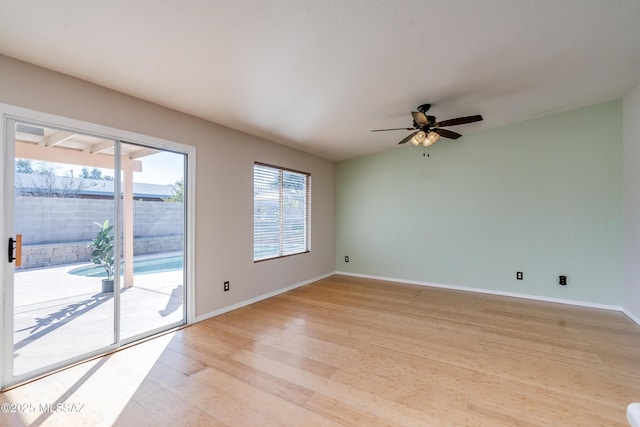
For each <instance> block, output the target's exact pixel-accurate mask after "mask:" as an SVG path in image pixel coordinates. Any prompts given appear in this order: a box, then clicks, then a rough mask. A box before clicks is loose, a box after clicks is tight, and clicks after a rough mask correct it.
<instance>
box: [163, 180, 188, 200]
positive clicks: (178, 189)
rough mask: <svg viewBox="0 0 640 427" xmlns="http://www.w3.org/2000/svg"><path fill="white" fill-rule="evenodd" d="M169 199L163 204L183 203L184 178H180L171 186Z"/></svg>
mask: <svg viewBox="0 0 640 427" xmlns="http://www.w3.org/2000/svg"><path fill="white" fill-rule="evenodd" d="M171 193H172V195H171V197H167V198H166V199H164V201H165V202H180V203H182V202H184V178H180V179H179V180H177V181H176V182H175V183H174V184H173V185H172V186H171Z"/></svg>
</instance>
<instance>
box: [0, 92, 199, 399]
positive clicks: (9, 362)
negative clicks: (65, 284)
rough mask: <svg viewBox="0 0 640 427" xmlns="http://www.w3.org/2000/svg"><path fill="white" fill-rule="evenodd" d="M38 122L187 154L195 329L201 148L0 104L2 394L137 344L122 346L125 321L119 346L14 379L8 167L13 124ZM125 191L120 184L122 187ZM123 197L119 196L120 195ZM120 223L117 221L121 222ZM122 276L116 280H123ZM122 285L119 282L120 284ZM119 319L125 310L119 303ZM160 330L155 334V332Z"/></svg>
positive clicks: (190, 302) (189, 319) (188, 258)
mask: <svg viewBox="0 0 640 427" xmlns="http://www.w3.org/2000/svg"><path fill="white" fill-rule="evenodd" d="M14 120H15V121H17V122H27V123H34V124H38V125H41V126H44V127H51V128H63V129H67V130H69V131H73V132H77V133H79V134H89V135H93V136H97V137H101V138H105V139H111V140H113V141H114V143H115V144H116V147H119V142H120V141H121V142H130V143H133V144H139V145H143V146H147V147H150V148H157V149H160V150H166V151H172V152H175V153H180V154H184V155H185V167H186V170H185V176H184V179H185V187H184V188H185V210H186V212H185V235H184V239H185V241H184V246H183V248H184V257H185V258H184V264H183V265H184V279H185V292H186V299H185V306H186V310H185V315H186V319H185V324H186V325H189V324H192V323H194V321H195V270H194V267H195V264H194V258H195V197H194V194H195V164H196V158H195V157H196V148H195V147H194V146H191V145H186V144H180V143H177V142H172V141H168V140H164V139H161V138H157V137H153V136H149V135H143V134H139V133H134V132H129V131H125V130H121V129H117V128H112V127H108V126H103V125H98V124H95V123H90V122H84V121H80V120H75V119H71V118H67V117H62V116H57V115H53V114H48V113H42V112H39V111H35V110H31V109H26V108H22V107H16V106H12V105H8V104H2V103H0V135H1V138H2V147H0V148H1V149H0V165H2V173H1V174H0V212H2V218H3V220H2V223H1V224H0V239H2V245H3V247H4V249H3V251H2V257H3V259H2V261H1V262H0V277H1V278H2V284H1V288H0V318H1V320H2V328H0V346H1V348H0V390H4V389H6V388H8V387H12V386H15V385H17V384H20V383H22V382H25V381H29V380H31V379H33V378H37V377H38V376H42V375H45V374H48V373H50V372H54V371H56V370H60V369H62V368H64V367H66V366H69V365H73V364H75V363H79V362H81V361H83V360H86V359H88V358H93V357H96V356H99V355H101V354H107V353H109V352H112V351H114V350H117V349H118V348H120V347H121V346H123V345H127V344H129V343H130V342H131V341H130V340H127V342H124V343H123V342H121V340H120V336H119V335H120V332H119V330H118V329H119V328H118V322H119V319H116V320H115V322H114V328H115V329H116V330H115V332H116V334H115V338H116V339H115V343H114V344H113V345H112V346H108V347H106V348H102V349H100V350H99V351H96V352H95V354H94V353H90V354H85V355H83V356H81V357H77V358H72V359H69V360H67V361H65V362H62V363H59V364H56V365H52V366H49V367H46V368H43V369H41V370H38V371H34V372H30V373H28V374H25V375H21V376H15V377H14V375H13V329H14V328H13V323H14V320H13V316H14V307H13V305H14V304H13V272H14V267H13V266H12V265H10V264H9V263H8V262H7V247H6V242H7V241H8V239H9V237H12V236H13V234H10V233H12V232H13V226H14V224H13V220H14V204H13V197H14V176H13V167H8V165H9V163H8V162H10V161H11V162H12V161H13V159H14V158H15V138H14V136H15V129H14V128H12V127H11V126H8V124H9V123H13V121H14ZM118 152H119V149H118V148H116V156H115V162H114V167H115V168H116V169H115V170H119V164H120V159H119V157H118V156H117V153H118ZM116 187H119V186H116ZM116 194H119V193H116ZM118 202H119V197H117V198H116V213H117V214H118V215H119V210H118V206H119V205H120V203H118ZM119 222H120V221H116V223H119ZM117 279H118V278H116V280H117ZM116 283H117V282H116ZM115 305H116V313H115V314H116V317H119V316H118V312H119V310H120V308H119V307H118V303H117V301H116V304H115ZM153 332H154V331H152V333H153Z"/></svg>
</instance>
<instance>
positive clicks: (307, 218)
mask: <svg viewBox="0 0 640 427" xmlns="http://www.w3.org/2000/svg"><path fill="white" fill-rule="evenodd" d="M256 167H265V168H271V169H274V170H277V171H278V177H279V178H278V185H279V187H278V192H279V198H278V204H279V212H280V213H282V212H284V206H283V203H284V180H283V174H284V173H285V172H291V173H296V174H300V175H304V177H305V189H304V190H305V192H304V202H305V211H304V250H300V251H298V252H293V253H286V254H285V253H284V250H283V249H284V244H283V240H284V238H285V237H284V232H283V229H284V226H285V224H284V223H283V218H282V215H279V218H278V226H279V232H278V254H277V255H273V256H268V257H266V258H257V259H256V242H257V240H256V210H255V209H256ZM253 206H254V208H253V262H254V264H255V263H260V262H264V261H270V260H274V259H280V258H287V257H290V256H296V255H301V254H306V253H309V252H311V243H310V236H311V173H309V172H303V171H299V170H296V169H291V168H286V167H282V166H277V165H273V164H270V163H263V162H258V161H255V162H254V163H253Z"/></svg>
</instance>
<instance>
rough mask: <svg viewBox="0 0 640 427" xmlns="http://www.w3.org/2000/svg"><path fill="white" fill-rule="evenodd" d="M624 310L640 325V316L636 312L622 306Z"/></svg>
mask: <svg viewBox="0 0 640 427" xmlns="http://www.w3.org/2000/svg"><path fill="white" fill-rule="evenodd" d="M622 312H623V313H624V314H625V315H626V316H627V317H628V318H629V319H631V320H633V321H634V322H636V323H637V324H638V325H640V317H638V316H636V315H635V314H633V313H632V312H630V311H629V310H627V309H626V308H624V307H622Z"/></svg>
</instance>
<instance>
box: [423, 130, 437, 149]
mask: <svg viewBox="0 0 640 427" xmlns="http://www.w3.org/2000/svg"><path fill="white" fill-rule="evenodd" d="M439 139H440V135H438V134H437V133H435V132H429V133H428V134H427V136H426V138H425V141H424V146H425V147H428V146H430V145H433V144H435V143H436V142H438V140H439Z"/></svg>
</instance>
